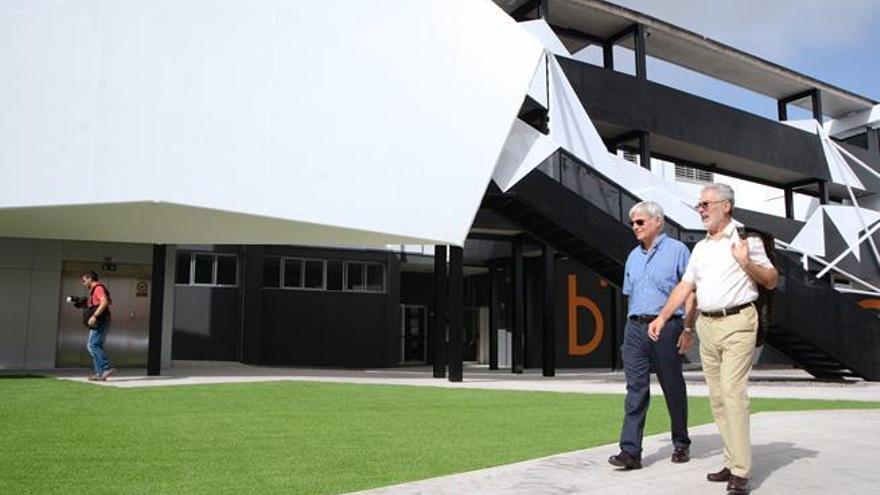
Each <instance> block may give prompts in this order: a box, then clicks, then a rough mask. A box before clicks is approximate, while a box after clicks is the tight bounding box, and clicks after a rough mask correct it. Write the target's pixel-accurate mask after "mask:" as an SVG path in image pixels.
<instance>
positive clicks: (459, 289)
mask: <svg viewBox="0 0 880 495" xmlns="http://www.w3.org/2000/svg"><path fill="white" fill-rule="evenodd" d="M463 259H464V249H463V248H461V247H458V246H450V247H449V343H448V344H447V349H448V351H447V355H448V356H449V381H450V382H460V381H461V379H462V373H463V366H464V364H463V363H462V360H463V356H464V349H463V346H464V345H463V340H464V273H463V270H464V267H463V266H462V263H463Z"/></svg>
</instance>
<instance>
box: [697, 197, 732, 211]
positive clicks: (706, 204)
mask: <svg viewBox="0 0 880 495" xmlns="http://www.w3.org/2000/svg"><path fill="white" fill-rule="evenodd" d="M725 201H727V200H726V199H719V200H718V201H700V202H699V203H697V204H695V205H694V209H695V210H699V209H703V210H706V209H708V208H709V205H711V204H715V203H723V202H725Z"/></svg>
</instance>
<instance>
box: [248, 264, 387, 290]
mask: <svg viewBox="0 0 880 495" xmlns="http://www.w3.org/2000/svg"><path fill="white" fill-rule="evenodd" d="M263 287H264V288H284V289H300V290H318V291H331V292H340V291H346V292H379V293H384V292H385V290H386V289H385V263H368V262H365V261H342V260H319V259H306V258H282V257H272V256H269V257H266V258H264V259H263Z"/></svg>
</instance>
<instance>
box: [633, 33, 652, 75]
mask: <svg viewBox="0 0 880 495" xmlns="http://www.w3.org/2000/svg"><path fill="white" fill-rule="evenodd" d="M633 34H634V36H635V39H634V40H633V41H634V44H635V52H636V77H637V78H639V79H647V78H648V63H647V58H648V55H647V49H646V46H645V43H646V38H647V36H645V25H644V24H636V30H635V33H633Z"/></svg>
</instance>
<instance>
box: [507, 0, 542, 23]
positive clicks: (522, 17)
mask: <svg viewBox="0 0 880 495" xmlns="http://www.w3.org/2000/svg"><path fill="white" fill-rule="evenodd" d="M540 8H541V0H528V1H526V2H525V3H523V4H522V5H520V6H519V7H517V8H515V9H514V10H513V12H511V13H510V17H513V18H514V19H515V20H517V21H526V20H529V19H530V17H529V14H531V13H532V12H535V10H538V9H540Z"/></svg>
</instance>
